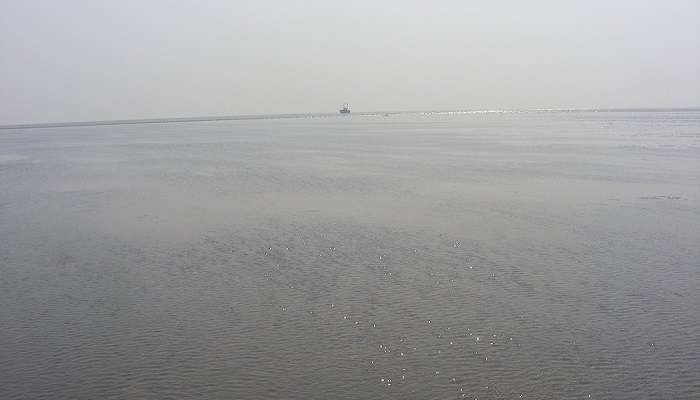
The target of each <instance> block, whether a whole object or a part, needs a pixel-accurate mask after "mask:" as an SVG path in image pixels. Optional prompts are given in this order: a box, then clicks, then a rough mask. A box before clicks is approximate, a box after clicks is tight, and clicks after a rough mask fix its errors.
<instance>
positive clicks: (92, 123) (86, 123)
mask: <svg viewBox="0 0 700 400" xmlns="http://www.w3.org/2000/svg"><path fill="white" fill-rule="evenodd" d="M670 111H678V112H688V111H700V107H626V108H520V109H518V108H511V109H464V110H409V111H359V112H352V113H351V114H350V115H359V116H382V115H383V116H387V115H409V114H425V115H432V114H498V113H534V112H670ZM347 116H348V114H340V113H337V112H335V113H287V114H232V115H213V116H196V117H165V118H133V119H111V120H91V121H69V122H35V123H21V124H2V125H0V130H11V129H39V128H70V127H85V126H108V125H138V124H169V123H186V122H216V121H245V120H256V119H297V118H328V117H347Z"/></svg>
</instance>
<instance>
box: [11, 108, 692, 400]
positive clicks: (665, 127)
mask: <svg viewBox="0 0 700 400" xmlns="http://www.w3.org/2000/svg"><path fill="white" fill-rule="evenodd" d="M163 122H167V121H163ZM699 288H700V112H699V111H692V110H657V111H630V110H628V111H598V112H596V111H594V110H589V111H538V112H457V113H407V114H400V113H399V114H386V115H385V114H368V115H353V116H350V117H341V116H315V117H312V116H310V117H308V118H304V117H299V118H284V119H279V118H265V119H241V120H227V121H197V122H187V123H157V124H156V123H146V124H129V125H119V124H117V125H104V126H59V127H44V128H36V129H2V130H0V398H2V399H42V398H45V399H96V398H125V399H126V398H129V399H131V398H158V399H168V398H172V399H275V398H277V399H378V398H387V399H393V398H395V399H413V398H415V399H450V398H453V399H462V398H467V399H475V398H478V399H500V398H504V399H518V398H525V399H555V398H556V399H559V398H562V399H588V398H594V399H645V398H648V399H660V398H668V399H697V398H700V383H699V382H700V289H699Z"/></svg>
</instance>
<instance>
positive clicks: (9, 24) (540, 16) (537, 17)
mask: <svg viewBox="0 0 700 400" xmlns="http://www.w3.org/2000/svg"><path fill="white" fill-rule="evenodd" d="M699 21H700V1H697V0H688V1H684V0H669V1H660V0H658V1H640V0H634V1H622V0H620V1H594V0H586V1H583V0H582V1H576V2H574V1H560V0H552V1H544V0H534V1H521V0H517V1H516V0H513V1H478V2H477V1H466V0H454V1H447V0H445V1H427V0H418V1H413V0H402V1H381V0H372V1H364V0H347V1H344V2H341V1H332V0H323V1H315V0H304V1H289V0H285V1H265V0H256V1H230V0H229V1H224V0H221V1H219V0H208V1H204V0H202V1H184V0H183V1H165V0H152V1H146V0H142V1H141V0H140V1H123V0H119V1H116V0H115V1H106V0H105V1H92V0H86V1H71V0H64V1H55V0H47V1H34V0H0V124H11V123H32V122H58V121H79V120H103V119H126V118H151V117H178V116H183V117H184V116H199V115H221V114H227V115H228V114H262V113H297V112H302V113H303V112H334V111H336V110H337V109H338V107H339V106H340V104H341V103H343V102H346V101H347V102H349V103H350V104H351V106H352V107H353V109H354V110H357V111H361V110H366V111H370V110H424V109H430V110H437V109H494V108H558V107H683V106H700V23H699Z"/></svg>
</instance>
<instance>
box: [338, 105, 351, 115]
mask: <svg viewBox="0 0 700 400" xmlns="http://www.w3.org/2000/svg"><path fill="white" fill-rule="evenodd" d="M340 113H341V114H350V106H348V103H345V104H343V108H341V109H340Z"/></svg>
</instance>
